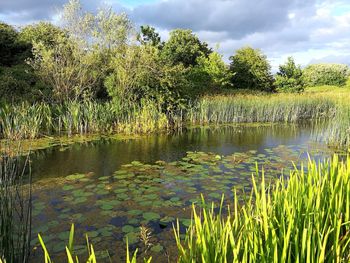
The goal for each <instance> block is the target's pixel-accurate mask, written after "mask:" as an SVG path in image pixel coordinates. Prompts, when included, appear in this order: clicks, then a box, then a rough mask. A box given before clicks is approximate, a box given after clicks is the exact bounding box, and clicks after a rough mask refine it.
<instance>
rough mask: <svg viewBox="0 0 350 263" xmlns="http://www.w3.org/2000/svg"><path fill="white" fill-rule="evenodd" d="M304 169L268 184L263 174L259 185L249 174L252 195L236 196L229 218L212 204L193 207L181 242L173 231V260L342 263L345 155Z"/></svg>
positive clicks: (349, 236)
mask: <svg viewBox="0 0 350 263" xmlns="http://www.w3.org/2000/svg"><path fill="white" fill-rule="evenodd" d="M307 168H308V169H307V172H305V170H304V169H303V168H301V169H300V170H297V169H295V171H292V172H291V173H290V176H289V179H288V181H287V180H286V179H285V177H284V176H281V177H280V179H276V180H275V181H273V182H272V184H271V185H270V186H267V185H266V183H265V180H264V174H262V179H261V183H258V181H257V180H260V178H259V177H258V179H254V178H253V190H252V194H251V195H250V197H249V196H247V197H246V198H245V199H244V200H245V201H243V202H239V201H238V197H237V196H236V195H235V197H234V203H233V206H232V207H233V208H232V210H231V211H229V214H228V216H222V215H221V209H219V211H220V212H219V213H218V214H215V212H214V211H215V210H214V205H213V206H212V208H211V209H206V208H204V209H202V211H201V212H200V214H198V212H197V211H196V209H195V207H193V220H192V223H191V226H190V227H189V229H188V231H187V234H186V238H185V240H184V241H181V239H180V230H179V226H178V227H177V229H174V232H175V237H176V240H177V244H178V251H179V260H178V262H319V263H321V262H347V261H348V260H349V251H350V247H349V245H350V243H349V240H350V213H349V209H348V208H349V206H350V158H349V157H348V158H347V159H345V160H344V161H339V159H338V157H337V156H334V157H333V158H332V159H330V160H326V161H324V162H321V163H316V162H312V161H310V162H309V165H308V167H307ZM203 202H204V201H203ZM203 206H204V207H206V206H205V203H204V204H203ZM220 208H222V205H221V206H220Z"/></svg>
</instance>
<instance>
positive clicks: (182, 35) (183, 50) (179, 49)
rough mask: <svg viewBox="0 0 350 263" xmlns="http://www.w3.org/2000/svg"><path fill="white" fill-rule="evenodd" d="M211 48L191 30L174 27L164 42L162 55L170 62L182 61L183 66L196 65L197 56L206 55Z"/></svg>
mask: <svg viewBox="0 0 350 263" xmlns="http://www.w3.org/2000/svg"><path fill="white" fill-rule="evenodd" d="M211 52H212V50H211V49H210V48H208V44H207V43H205V42H201V41H200V40H199V38H198V37H197V36H196V35H195V34H193V33H192V31H191V30H185V29H175V30H173V31H171V32H170V38H169V40H168V41H167V42H166V43H165V44H164V47H163V49H162V55H163V56H164V58H165V59H168V60H169V61H170V62H171V63H173V64H174V65H175V64H178V63H182V64H183V65H184V66H185V67H189V66H195V65H197V58H199V57H200V56H206V57H207V56H208V55H209V54H210V53H211Z"/></svg>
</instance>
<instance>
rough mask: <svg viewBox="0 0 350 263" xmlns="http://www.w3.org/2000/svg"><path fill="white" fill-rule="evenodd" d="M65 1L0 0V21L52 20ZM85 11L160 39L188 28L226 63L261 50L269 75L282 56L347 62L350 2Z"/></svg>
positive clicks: (149, 5)
mask: <svg viewBox="0 0 350 263" xmlns="http://www.w3.org/2000/svg"><path fill="white" fill-rule="evenodd" d="M65 2H66V0H0V21H4V22H6V23H9V24H12V25H18V26H21V25H25V24H28V23H33V22H36V21H39V20H48V21H54V18H55V17H57V12H58V10H59V7H61V6H62V5H63V4H64V3H65ZM81 3H82V4H83V6H84V7H85V8H86V9H87V10H90V11H93V10H97V8H98V7H99V6H101V5H106V4H107V5H110V6H112V8H113V9H114V10H115V11H116V12H126V13H128V15H129V16H130V18H131V19H132V21H133V22H134V23H135V24H136V25H143V24H149V25H152V26H154V27H155V28H156V29H157V31H158V32H159V33H160V34H161V36H162V38H163V39H164V40H166V39H167V37H168V34H169V31H170V30H171V29H174V28H189V29H192V30H193V31H194V32H195V33H196V34H198V36H199V37H200V39H201V40H203V41H206V42H208V43H209V44H210V46H211V47H213V48H214V49H218V51H219V52H220V53H221V54H223V55H224V58H225V60H226V61H228V58H229V56H231V55H233V54H234V52H235V50H236V49H238V48H240V47H242V46H247V45H249V46H252V47H254V48H259V49H261V50H262V51H263V52H264V53H265V54H266V55H267V57H268V59H269V61H270V63H271V65H272V68H273V70H274V71H276V70H277V69H278V65H279V64H281V63H283V62H284V61H285V60H286V59H287V57H288V56H293V57H294V58H295V60H296V62H297V63H298V64H301V65H302V66H306V65H308V64H310V63H318V62H330V63H331V62H332V63H346V64H350V0H81Z"/></svg>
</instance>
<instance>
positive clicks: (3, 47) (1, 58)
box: [0, 22, 28, 67]
mask: <svg viewBox="0 0 350 263" xmlns="http://www.w3.org/2000/svg"><path fill="white" fill-rule="evenodd" d="M27 49H28V46H26V45H25V43H22V42H20V41H19V40H18V32H17V31H16V30H15V28H14V27H12V26H10V25H8V24H5V23H1V22H0V66H7V67H8V66H12V65H14V64H19V63H23V62H24V59H25V54H26V51H27Z"/></svg>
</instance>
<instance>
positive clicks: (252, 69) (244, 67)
mask: <svg viewBox="0 0 350 263" xmlns="http://www.w3.org/2000/svg"><path fill="white" fill-rule="evenodd" d="M230 60H231V65H230V68H231V71H232V73H233V74H234V75H233V77H232V83H233V85H234V86H235V87H236V88H239V89H254V90H263V91H272V90H273V89H274V87H273V77H272V75H271V72H270V71H271V66H270V64H269V62H268V61H267V58H266V56H265V55H264V54H263V53H262V52H261V51H260V50H259V49H253V48H251V47H244V48H241V49H238V50H237V51H236V54H235V55H234V56H231V57H230Z"/></svg>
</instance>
